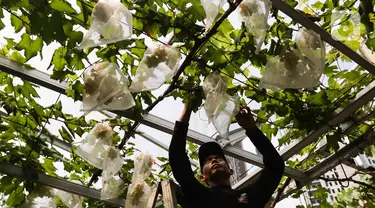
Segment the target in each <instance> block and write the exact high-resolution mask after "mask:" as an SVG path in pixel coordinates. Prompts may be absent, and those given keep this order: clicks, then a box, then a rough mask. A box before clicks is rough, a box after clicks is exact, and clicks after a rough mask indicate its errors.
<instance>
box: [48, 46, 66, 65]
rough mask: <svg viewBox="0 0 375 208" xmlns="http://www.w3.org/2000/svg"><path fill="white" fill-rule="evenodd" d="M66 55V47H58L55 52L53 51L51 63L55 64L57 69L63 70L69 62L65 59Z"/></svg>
mask: <svg viewBox="0 0 375 208" xmlns="http://www.w3.org/2000/svg"><path fill="white" fill-rule="evenodd" d="M65 56H66V49H65V48H63V47H60V48H58V49H56V50H55V52H54V53H53V57H52V62H51V64H53V65H54V66H55V67H54V69H55V70H56V71H60V70H63V69H64V68H65V66H66V65H67V64H68V62H67V61H66V59H65Z"/></svg>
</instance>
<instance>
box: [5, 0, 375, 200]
mask: <svg viewBox="0 0 375 208" xmlns="http://www.w3.org/2000/svg"><path fill="white" fill-rule="evenodd" d="M271 1H272V4H273V6H274V7H275V8H276V9H278V10H280V11H282V12H283V13H285V14H286V15H288V16H290V17H291V18H292V19H293V20H294V21H296V22H298V23H300V24H301V25H303V26H304V27H306V28H308V29H311V30H313V31H315V32H316V33H317V34H319V35H320V36H321V37H322V39H323V40H324V41H325V42H326V43H328V44H330V45H331V46H333V47H335V48H336V49H337V50H339V51H340V52H342V53H343V54H344V55H346V56H347V57H349V58H350V59H352V60H353V61H354V62H356V63H357V64H358V66H360V67H363V68H364V69H366V70H368V71H369V72H370V73H372V74H375V66H374V65H372V64H371V63H370V62H368V61H367V60H366V59H364V58H363V57H362V56H360V55H359V54H357V53H356V52H354V51H353V50H351V49H350V48H349V47H347V46H346V45H345V44H343V43H342V42H340V41H337V40H334V39H333V37H332V36H331V34H329V33H328V32H327V31H325V30H324V29H323V28H321V27H320V26H318V25H316V24H315V23H314V22H313V21H312V20H310V19H309V18H308V17H306V16H305V15H303V14H301V13H300V12H298V11H296V10H295V9H293V8H292V7H291V6H289V5H288V4H287V3H285V2H284V1H282V0H271ZM239 2H241V1H239ZM232 11H233V8H232ZM232 11H230V12H232ZM230 12H229V13H230ZM225 15H226V17H227V16H228V15H229V14H227V13H226V14H224V16H225ZM0 70H1V71H3V72H6V73H8V74H12V75H14V76H17V77H19V78H21V79H23V80H28V81H30V82H33V83H35V84H37V85H40V86H43V87H46V88H48V89H50V90H53V91H55V92H58V93H62V94H65V92H66V90H67V89H68V84H67V83H66V82H58V81H56V80H52V79H51V78H50V76H49V75H48V74H46V73H44V72H41V71H38V70H36V69H30V68H28V67H27V66H25V65H22V64H20V63H17V62H15V61H11V60H9V59H7V58H4V57H0ZM374 97H375V81H373V82H372V83H371V84H370V85H369V86H367V87H366V88H364V89H363V90H362V91H361V92H359V93H358V94H357V95H356V97H355V98H354V99H352V100H351V103H350V105H349V106H348V107H347V108H345V109H337V110H336V111H335V113H334V115H332V117H331V119H330V120H329V121H327V122H326V123H325V124H322V125H321V126H319V127H318V128H316V129H315V130H314V131H312V132H311V133H310V134H309V135H307V136H306V137H305V138H303V139H302V140H300V141H295V142H293V143H292V144H290V145H289V146H287V147H286V148H284V149H283V150H282V151H281V152H280V155H281V156H282V158H283V160H284V161H286V160H288V159H289V158H291V157H292V156H294V155H295V154H296V153H298V152H300V151H301V150H302V149H303V148H304V147H306V146H307V145H309V144H311V143H313V142H316V141H317V140H318V138H319V137H321V136H323V135H324V134H325V133H327V132H328V131H329V130H331V129H332V128H333V127H337V126H340V127H341V128H342V129H343V131H344V132H345V133H349V132H350V131H351V130H353V129H354V128H355V127H356V126H357V125H359V124H361V123H363V122H364V121H366V120H368V119H371V118H372V117H374V116H375V113H371V114H369V115H359V116H356V117H354V116H353V114H354V113H355V112H356V111H357V110H358V109H359V108H361V107H362V106H363V105H366V104H368V103H369V102H370V101H373V99H374ZM107 115H116V116H121V117H126V118H128V119H131V120H133V121H138V122H140V123H142V124H144V125H146V126H149V127H151V128H154V129H157V130H159V131H162V132H165V133H167V134H172V133H173V128H174V123H173V122H170V121H167V120H165V119H163V118H160V117H157V116H154V115H152V114H147V115H145V116H144V117H143V118H133V117H131V116H130V114H129V113H127V112H126V111H124V112H123V111H113V112H108V113H107ZM349 117H350V118H352V120H354V121H355V122H353V121H351V122H346V123H343V122H344V121H345V120H346V119H347V118H349ZM43 136H44V137H46V138H47V139H49V138H48V136H47V135H43ZM245 137H246V135H245V132H244V131H243V130H241V129H237V130H233V131H231V132H230V137H229V138H230V141H227V142H225V143H224V144H223V146H224V150H225V153H226V154H227V155H228V156H232V157H234V158H237V159H239V160H241V161H244V162H247V163H250V164H253V165H256V166H258V167H260V168H259V169H258V170H257V171H255V172H253V173H252V174H250V175H248V176H247V177H245V178H243V179H242V180H241V181H239V182H238V183H237V184H235V185H234V187H233V188H234V189H242V188H243V187H245V186H246V185H247V184H249V183H250V182H251V181H252V180H253V179H254V178H255V177H256V175H258V174H259V172H260V171H261V168H262V167H263V162H262V156H260V155H257V154H253V153H250V152H248V151H245V150H243V149H240V148H238V147H233V146H231V145H230V143H231V142H233V141H238V140H241V139H243V138H245ZM144 138H146V139H148V140H149V141H151V142H152V143H154V144H155V145H157V146H159V147H161V148H162V149H164V150H168V146H167V145H165V144H163V143H161V142H160V141H158V140H156V139H154V138H153V137H152V136H150V135H144ZM187 138H188V140H189V141H191V142H193V143H196V144H198V145H201V144H203V143H205V142H209V141H212V138H211V137H209V136H206V135H204V134H201V133H198V132H196V131H193V130H189V131H188V136H187ZM49 141H50V142H53V145H56V146H58V147H60V148H62V149H64V150H66V151H69V152H71V151H72V150H71V144H68V143H66V142H65V141H62V140H60V139H57V138H54V139H50V140H49ZM374 143H375V133H374V132H372V131H371V132H368V133H366V134H364V135H362V136H361V137H360V138H357V139H356V140H355V141H353V142H352V143H350V144H348V145H347V146H345V147H344V148H342V149H340V150H339V151H338V152H336V153H335V154H333V155H330V154H329V153H326V154H325V155H326V156H327V158H326V159H325V160H324V161H322V162H321V163H320V164H318V165H316V166H314V167H312V168H310V169H309V170H307V171H305V172H303V171H300V170H297V169H293V168H290V167H286V168H285V172H284V175H285V176H288V177H290V178H292V179H294V180H295V181H296V182H297V184H298V187H299V188H301V187H303V186H304V185H305V184H307V183H309V182H311V181H312V180H314V179H316V178H317V177H319V176H320V175H322V174H324V173H325V172H326V171H328V170H330V169H331V168H333V167H334V166H335V165H338V164H339V163H340V162H343V163H345V164H348V165H350V166H352V167H355V168H359V167H356V166H355V164H353V163H352V162H351V161H350V160H348V159H349V158H350V157H352V156H355V155H357V154H358V153H359V152H360V151H361V150H362V149H363V148H366V147H368V146H370V145H372V144H374ZM323 148H324V145H323V146H322V148H321V149H319V150H317V151H316V152H322V151H324V149H323ZM0 173H3V174H8V175H12V176H15V177H22V178H26V179H27V180H34V181H35V182H38V183H41V184H44V185H47V186H51V187H54V188H57V189H61V190H64V191H67V192H70V193H74V194H78V195H81V196H84V197H88V198H92V199H96V200H100V191H98V190H95V189H92V188H87V187H85V186H82V185H78V184H75V183H72V182H69V181H64V180H62V179H59V178H56V177H51V176H48V175H45V174H44V173H38V174H37V176H36V177H34V178H28V177H29V176H28V174H27V173H25V172H24V171H23V170H22V168H20V167H17V166H15V165H12V164H7V163H0ZM287 194H288V193H286V194H284V197H286V196H287ZM281 198H283V197H281ZM106 202H108V203H110V204H112V205H117V206H121V207H123V206H124V199H111V200H107V201H106Z"/></svg>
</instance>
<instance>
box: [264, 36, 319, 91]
mask: <svg viewBox="0 0 375 208" xmlns="http://www.w3.org/2000/svg"><path fill="white" fill-rule="evenodd" d="M296 44H297V46H298V48H299V50H296V49H294V48H291V49H290V50H287V51H284V52H283V53H281V54H280V55H279V56H277V57H272V58H270V59H268V62H267V65H266V67H265V69H264V73H263V77H262V79H261V80H260V82H259V87H261V88H268V89H272V90H281V89H286V88H292V89H298V88H312V87H316V86H317V85H319V84H320V81H319V79H320V77H321V75H322V73H323V70H324V66H325V46H324V43H323V42H322V41H321V39H320V37H319V36H318V35H316V34H315V33H313V32H312V31H308V30H302V31H301V32H299V33H298V34H297V36H296Z"/></svg>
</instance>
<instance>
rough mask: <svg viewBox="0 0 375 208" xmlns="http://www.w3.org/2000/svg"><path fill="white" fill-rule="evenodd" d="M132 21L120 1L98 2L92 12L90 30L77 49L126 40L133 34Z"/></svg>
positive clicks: (102, 0) (107, 0)
mask: <svg viewBox="0 0 375 208" xmlns="http://www.w3.org/2000/svg"><path fill="white" fill-rule="evenodd" d="M132 21H133V17H132V14H131V13H130V11H129V10H128V9H127V8H126V7H125V6H124V5H123V4H122V3H121V1H120V0H99V2H98V3H97V4H96V5H95V7H94V9H93V11H92V16H91V25H90V29H89V30H88V31H87V32H86V34H85V35H84V37H83V40H82V42H81V44H80V45H79V46H78V49H85V48H90V47H95V46H99V45H104V44H110V43H115V42H119V41H122V40H125V39H128V38H129V37H130V36H132V34H133V28H132Z"/></svg>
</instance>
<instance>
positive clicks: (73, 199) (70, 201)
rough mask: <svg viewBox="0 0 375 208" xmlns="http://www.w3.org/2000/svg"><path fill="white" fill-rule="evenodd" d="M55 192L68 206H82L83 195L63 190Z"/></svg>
mask: <svg viewBox="0 0 375 208" xmlns="http://www.w3.org/2000/svg"><path fill="white" fill-rule="evenodd" d="M55 194H56V195H57V196H58V197H59V198H60V200H61V201H62V202H63V203H64V204H65V206H67V207H68V208H81V207H82V202H83V197H81V196H78V195H75V194H71V193H68V192H65V191H61V190H55Z"/></svg>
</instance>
